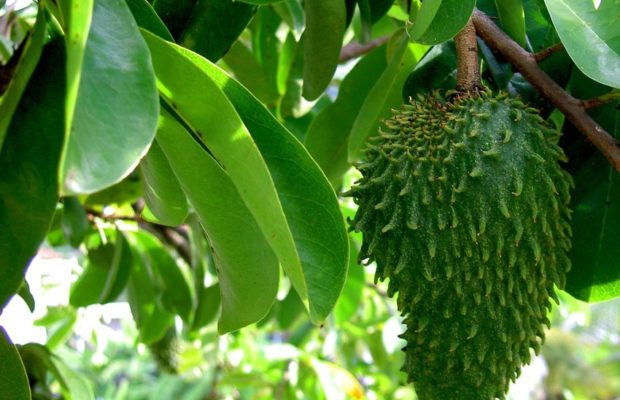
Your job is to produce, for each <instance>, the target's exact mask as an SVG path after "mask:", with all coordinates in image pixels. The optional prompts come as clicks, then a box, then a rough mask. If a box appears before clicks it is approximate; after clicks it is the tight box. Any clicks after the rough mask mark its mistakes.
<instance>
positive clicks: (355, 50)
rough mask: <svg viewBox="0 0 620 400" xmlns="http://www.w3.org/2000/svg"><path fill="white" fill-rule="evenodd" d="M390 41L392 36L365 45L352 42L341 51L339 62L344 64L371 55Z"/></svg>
mask: <svg viewBox="0 0 620 400" xmlns="http://www.w3.org/2000/svg"><path fill="white" fill-rule="evenodd" d="M388 40H390V36H381V37H379V38H377V39H374V40H371V41H370V42H368V43H364V44H361V43H359V42H351V43H349V44H347V45H346V46H344V47H343V48H342V50H340V58H339V59H338V62H339V63H340V64H342V63H345V62H347V61H349V60H352V59H354V58H357V57H359V56H363V55H364V54H366V53H370V52H371V51H372V50H373V49H375V48H377V47H379V46H381V45H382V44H384V43H387V41H388Z"/></svg>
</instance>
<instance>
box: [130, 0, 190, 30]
mask: <svg viewBox="0 0 620 400" xmlns="http://www.w3.org/2000/svg"><path fill="white" fill-rule="evenodd" d="M197 2H198V0H154V1H153V2H152V4H153V9H154V10H155V12H156V13H157V15H159V17H160V18H161V19H162V21H163V22H164V23H165V24H166V27H167V29H169V30H170V33H171V34H172V36H173V37H174V38H175V39H178V38H179V37H180V36H181V34H182V33H183V29H184V28H185V25H186V24H187V21H188V20H189V18H190V16H191V15H192V11H193V10H194V7H196V3H197ZM138 24H139V22H138ZM140 26H142V25H140ZM145 28H146V29H147V30H150V29H148V28H147V27H145ZM153 33H155V32H153ZM155 34H157V33H155ZM163 38H164V39H166V40H169V39H168V38H166V37H163Z"/></svg>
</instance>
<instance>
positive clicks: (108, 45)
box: [62, 0, 159, 194]
mask: <svg viewBox="0 0 620 400" xmlns="http://www.w3.org/2000/svg"><path fill="white" fill-rule="evenodd" d="M69 72H71V71H69ZM67 105H68V106H70V103H68V104H67ZM158 114H159V102H158V98H157V90H156V86H155V77H154V74H153V69H152V67H151V62H150V56H149V52H148V48H147V47H146V45H145V44H144V40H143V39H142V37H141V36H140V32H139V30H138V26H137V25H136V22H135V21H134V19H133V16H132V15H131V12H130V11H129V9H128V7H127V5H126V3H125V1H123V0H96V1H95V5H94V10H93V19H92V24H91V27H90V32H89V33H88V40H87V42H86V49H85V50H84V59H83V63H82V66H81V76H80V81H79V90H78V94H77V101H76V105H75V112H74V115H73V121H72V126H71V132H70V134H69V140H68V143H67V145H66V154H65V159H64V163H63V167H62V180H63V182H64V189H65V192H66V193H69V194H71V193H93V192H96V191H98V190H101V189H103V188H105V187H108V186H110V185H112V184H114V183H117V182H119V181H120V180H121V179H123V178H124V177H125V176H127V175H128V174H129V173H130V172H131V171H132V170H133V169H134V168H135V167H136V165H137V164H138V161H139V160H140V158H141V157H142V156H143V155H144V154H145V153H146V151H147V150H148V147H149V145H150V144H151V141H152V140H153V138H154V136H155V130H156V126H157V116H158ZM128 133H130V134H128Z"/></svg>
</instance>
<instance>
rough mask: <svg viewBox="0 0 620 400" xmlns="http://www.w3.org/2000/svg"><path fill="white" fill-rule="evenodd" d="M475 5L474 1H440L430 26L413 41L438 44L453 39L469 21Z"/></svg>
mask: <svg viewBox="0 0 620 400" xmlns="http://www.w3.org/2000/svg"><path fill="white" fill-rule="evenodd" d="M424 3H426V2H424ZM475 5H476V0H442V1H441V5H440V6H439V9H438V10H437V13H436V14H435V16H434V18H433V20H432V22H431V24H430V26H429V27H428V29H426V30H425V31H424V33H423V34H422V36H420V37H419V38H418V39H416V40H415V41H416V42H418V43H423V44H439V43H443V42H445V41H446V40H448V39H451V38H453V37H454V36H455V35H456V34H457V33H459V31H460V30H461V29H463V27H464V26H465V24H466V23H467V21H469V17H470V16H471V13H472V12H473V11H474V6H475Z"/></svg>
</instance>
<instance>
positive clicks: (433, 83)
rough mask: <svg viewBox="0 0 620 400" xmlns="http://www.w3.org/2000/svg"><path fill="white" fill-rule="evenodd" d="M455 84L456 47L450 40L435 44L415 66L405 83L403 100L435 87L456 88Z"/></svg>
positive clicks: (427, 91)
mask: <svg viewBox="0 0 620 400" xmlns="http://www.w3.org/2000/svg"><path fill="white" fill-rule="evenodd" d="M455 85H456V48H455V46H454V42H453V41H448V42H445V43H442V44H440V45H437V46H433V47H432V48H431V49H430V50H429V51H428V53H426V55H425V56H424V58H422V60H420V62H419V63H418V64H417V65H416V66H415V68H414V70H413V71H412V72H411V73H410V74H409V76H408V77H407V79H406V80H405V83H404V85H403V101H405V102H407V101H408V99H409V98H410V97H411V98H413V99H415V98H416V96H417V95H418V94H426V93H429V92H430V91H432V90H434V89H440V90H441V89H444V90H450V89H454V87H455Z"/></svg>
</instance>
